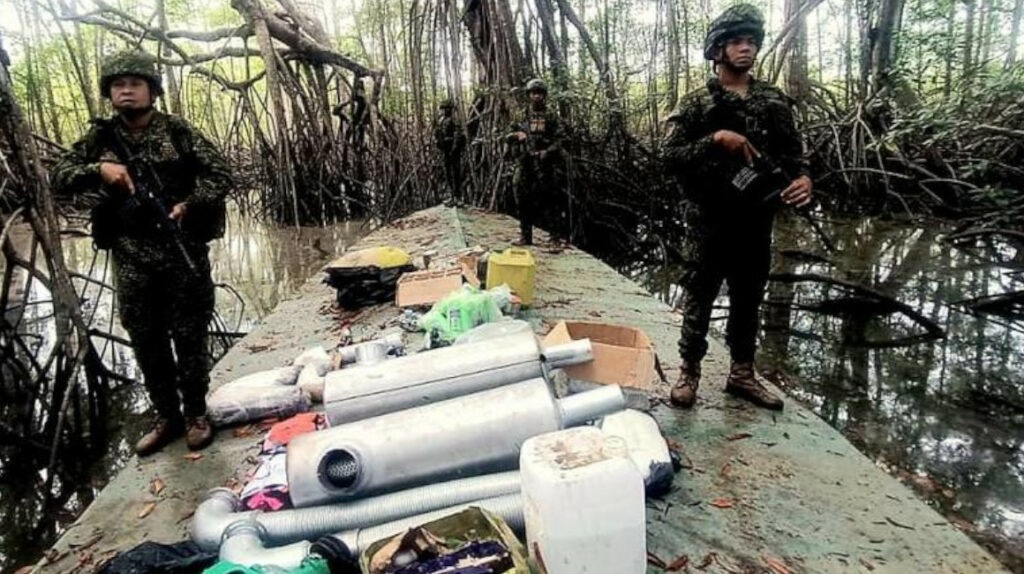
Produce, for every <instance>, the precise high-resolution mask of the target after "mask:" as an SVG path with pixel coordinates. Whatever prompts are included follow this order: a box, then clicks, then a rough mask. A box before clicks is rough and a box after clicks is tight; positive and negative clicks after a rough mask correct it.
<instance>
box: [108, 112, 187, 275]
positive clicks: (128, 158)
mask: <svg viewBox="0 0 1024 574" xmlns="http://www.w3.org/2000/svg"><path fill="white" fill-rule="evenodd" d="M93 122H94V123H95V124H97V125H99V126H100V127H101V128H102V129H104V130H105V131H106V133H107V134H109V137H108V138H107V140H108V143H109V144H110V145H111V146H112V147H113V149H112V150H111V151H113V153H114V155H115V156H117V158H118V159H119V160H120V161H121V162H122V163H123V164H124V166H125V169H127V170H128V176H129V177H131V179H132V184H133V185H134V186H135V192H134V193H133V194H132V196H131V198H130V199H129V200H128V201H133V202H135V203H136V205H137V206H138V207H139V208H140V209H141V211H142V212H143V213H146V214H147V215H148V218H149V219H150V220H152V221H153V224H154V226H155V227H156V229H157V231H158V232H159V233H160V234H161V235H163V236H164V237H167V238H168V239H170V240H171V243H173V244H174V246H175V247H176V248H177V249H178V252H179V253H180V254H181V258H182V260H183V261H185V265H186V266H188V269H189V272H191V273H192V275H194V276H197V277H198V276H199V268H198V267H196V264H195V261H193V260H192V257H191V256H190V255H189V254H188V249H186V248H185V242H184V241H183V239H182V232H181V227H179V225H178V222H177V221H175V220H173V219H171V217H170V210H168V209H167V206H165V205H164V202H163V201H161V199H160V198H159V197H157V196H156V194H154V193H153V187H151V185H150V184H151V183H152V185H153V186H155V188H156V189H162V188H163V184H162V183H161V182H160V176H159V175H158V174H157V173H156V170H155V169H153V166H152V165H150V164H149V163H148V162H147V161H146V160H145V159H143V158H140V157H137V156H135V155H133V154H132V153H131V150H130V149H129V147H128V145H127V144H126V143H125V141H124V138H122V137H121V134H120V133H118V131H117V128H115V127H114V126H113V125H112V123H111V122H112V120H93Z"/></svg>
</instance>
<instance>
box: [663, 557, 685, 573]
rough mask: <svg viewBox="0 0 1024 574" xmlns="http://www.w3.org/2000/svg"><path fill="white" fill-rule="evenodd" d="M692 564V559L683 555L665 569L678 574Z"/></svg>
mask: <svg viewBox="0 0 1024 574" xmlns="http://www.w3.org/2000/svg"><path fill="white" fill-rule="evenodd" d="M689 564H690V557H689V556H688V555H686V554H682V555H680V556H679V557H677V558H676V559H675V560H673V561H672V563H671V564H669V565H668V566H666V567H665V570H668V571H669V572H678V571H680V570H682V569H684V568H686V567H687V566H689Z"/></svg>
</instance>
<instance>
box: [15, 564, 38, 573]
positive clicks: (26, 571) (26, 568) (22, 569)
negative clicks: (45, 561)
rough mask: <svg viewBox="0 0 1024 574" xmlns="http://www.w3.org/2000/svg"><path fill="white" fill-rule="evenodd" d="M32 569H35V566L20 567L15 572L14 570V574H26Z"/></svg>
mask: <svg viewBox="0 0 1024 574" xmlns="http://www.w3.org/2000/svg"><path fill="white" fill-rule="evenodd" d="M33 568H35V566H33V565H31V564H30V565H28V566H22V567H21V568H18V569H17V570H15V571H14V574H28V573H29V572H31V571H32V569H33Z"/></svg>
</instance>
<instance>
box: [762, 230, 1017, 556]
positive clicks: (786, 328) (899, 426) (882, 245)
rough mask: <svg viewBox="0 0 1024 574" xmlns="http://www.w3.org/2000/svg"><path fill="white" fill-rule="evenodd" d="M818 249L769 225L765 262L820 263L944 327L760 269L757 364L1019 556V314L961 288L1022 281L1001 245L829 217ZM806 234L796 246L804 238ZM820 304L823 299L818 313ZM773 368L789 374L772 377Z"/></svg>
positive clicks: (957, 517) (786, 268)
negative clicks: (827, 239)
mask: <svg viewBox="0 0 1024 574" xmlns="http://www.w3.org/2000/svg"><path fill="white" fill-rule="evenodd" d="M826 230H827V231H828V232H829V234H830V235H831V236H832V237H833V240H834V241H835V242H836V243H837V244H838V247H839V249H838V250H837V251H836V253H835V254H834V255H832V256H831V259H830V260H825V259H822V258H820V257H815V256H809V255H808V253H807V252H811V253H812V254H816V255H821V254H822V251H821V249H820V247H817V246H815V245H814V243H813V239H811V238H812V237H813V236H812V235H811V234H810V233H809V231H808V230H806V229H804V228H803V226H802V225H800V222H797V221H790V222H788V223H786V224H783V225H781V226H780V229H779V231H778V233H777V236H776V247H777V252H778V253H779V256H777V258H776V262H775V267H774V269H773V272H774V273H780V274H783V275H822V276H827V277H832V278H837V279H841V280H843V281H848V282H850V283H855V284H858V285H863V286H865V287H868V288H870V289H871V290H873V291H876V292H877V293H878V294H880V295H884V296H888V297H892V298H893V299H895V300H896V301H898V302H901V303H903V304H906V305H907V306H909V307H910V310H911V311H912V312H913V313H917V314H919V315H920V317H921V318H923V319H925V320H927V321H930V322H932V323H934V324H935V325H937V326H939V327H940V328H941V329H942V330H943V331H944V332H945V337H944V338H941V339H937V340H933V341H930V342H920V341H919V342H916V343H915V344H909V345H900V346H892V347H887V344H889V343H891V342H892V341H893V340H897V341H898V340H900V339H904V340H906V339H907V338H911V340H913V339H912V338H913V337H915V336H919V335H921V333H922V325H921V323H920V321H916V320H914V319H913V318H912V317H909V316H908V315H907V314H905V313H902V312H899V309H898V307H891V306H890V307H888V308H887V307H886V306H885V305H882V304H879V302H878V301H877V300H876V301H875V302H874V303H871V302H868V301H864V300H859V299H858V298H857V297H851V296H850V294H849V292H848V290H845V289H842V288H838V287H837V286H836V285H835V284H829V283H823V282H814V281H802V282H796V283H788V282H787V283H782V282H773V283H772V284H771V285H770V287H769V293H768V300H769V304H768V305H766V307H765V310H764V326H765V329H764V334H763V340H762V349H761V354H762V356H761V358H760V364H761V367H762V368H763V369H765V370H766V371H768V372H769V373H770V374H776V375H779V377H778V379H779V380H780V381H781V382H782V384H784V385H786V386H787V391H788V392H789V393H790V394H791V395H794V396H796V397H797V398H799V399H800V400H801V401H802V402H803V403H804V404H806V405H808V406H810V407H811V408H813V409H814V410H815V411H816V412H817V413H818V414H819V415H820V416H821V417H822V418H824V419H825V420H826V421H828V422H829V423H830V424H831V425H833V426H835V427H836V428H838V429H840V430H841V431H843V433H844V434H845V435H846V436H848V437H849V438H850V439H851V440H852V441H854V443H855V444H857V445H858V447H860V448H861V450H862V451H863V452H865V453H866V454H867V455H868V456H870V457H872V458H874V459H876V460H877V461H879V463H880V464H883V465H885V466H887V467H888V468H889V469H890V470H891V471H892V472H894V473H895V474H897V475H898V476H900V477H901V478H903V479H904V480H905V481H906V482H908V483H910V484H911V485H912V486H914V487H915V489H916V490H918V491H919V492H921V493H922V494H924V495H925V496H926V497H927V498H928V499H929V500H930V501H932V502H933V503H935V504H936V505H937V506H939V508H940V509H941V510H943V511H944V512H945V513H946V514H947V516H950V517H951V518H953V519H954V522H958V521H959V522H961V523H962V522H963V519H966V520H967V521H970V522H972V523H974V525H975V526H976V527H977V528H978V530H979V532H978V533H977V537H978V538H980V539H982V540H983V541H985V542H987V543H990V544H989V545H991V543H992V538H993V535H996V537H997V538H998V537H1005V538H1006V539H1008V540H1002V541H997V542H995V545H996V548H995V550H996V552H997V554H1001V556H1000V557H1001V558H1002V559H1003V560H1004V561H1005V562H1006V563H1007V564H1009V565H1013V566H1015V567H1020V566H1021V565H1024V551H1022V549H1021V548H1019V547H1018V548H1014V544H1013V543H1012V541H1013V540H1014V539H1019V538H1020V537H1022V536H1024V380H1022V378H1024V375H1022V373H1024V328H1022V327H1024V325H1022V324H1021V323H1019V322H1015V321H1013V320H1012V318H1011V319H1007V318H1004V317H998V316H993V315H990V314H985V313H974V314H970V313H967V312H966V308H965V307H964V306H963V305H962V304H960V302H962V301H964V300H969V299H972V298H976V297H983V296H989V295H995V294H1003V293H1011V292H1014V291H1019V290H1021V289H1022V287H1024V285H1022V280H1021V277H1020V275H1019V274H1014V273H1008V272H1007V267H1006V266H1005V263H1006V262H1007V261H1020V257H1021V255H1022V253H1021V252H1020V250H1017V249H1014V248H1013V247H1012V246H1007V245H1003V246H1001V247H999V248H998V249H996V251H998V252H1000V253H1001V254H1002V256H1001V257H999V258H991V259H992V260H990V258H988V257H986V256H985V255H984V254H985V253H991V252H992V250H990V249H984V250H979V249H975V248H973V247H972V248H971V249H965V248H963V246H961V247H955V246H953V245H951V244H949V243H947V242H943V241H941V240H939V237H940V234H941V233H942V232H944V231H945V230H943V229H942V227H941V226H939V225H936V224H928V225H925V226H921V227H917V226H908V225H903V224H896V223H891V222H889V223H886V222H881V221H876V220H864V221H858V222H850V223H832V224H830V225H827V227H826ZM809 245H810V247H809ZM823 311H824V312H823ZM786 381H791V382H790V383H789V384H786Z"/></svg>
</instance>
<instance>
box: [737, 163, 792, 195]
mask: <svg viewBox="0 0 1024 574" xmlns="http://www.w3.org/2000/svg"><path fill="white" fill-rule="evenodd" d="M729 183H730V184H731V185H732V187H733V188H735V189H736V191H738V192H739V193H740V196H741V197H744V198H750V199H760V200H761V201H762V202H765V203H767V202H769V201H772V200H774V199H776V198H777V197H778V196H779V195H780V194H781V193H782V190H783V189H785V187H786V185H787V184H788V183H789V182H788V181H787V178H786V174H785V173H783V171H782V168H781V167H780V166H779V165H778V164H776V163H774V162H772V161H770V160H769V159H768V158H766V157H765V156H763V155H757V156H755V157H754V160H753V162H752V163H751V164H750V165H744V166H743V167H741V168H740V169H739V171H737V172H736V173H735V175H733V177H732V179H730V180H729Z"/></svg>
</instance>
